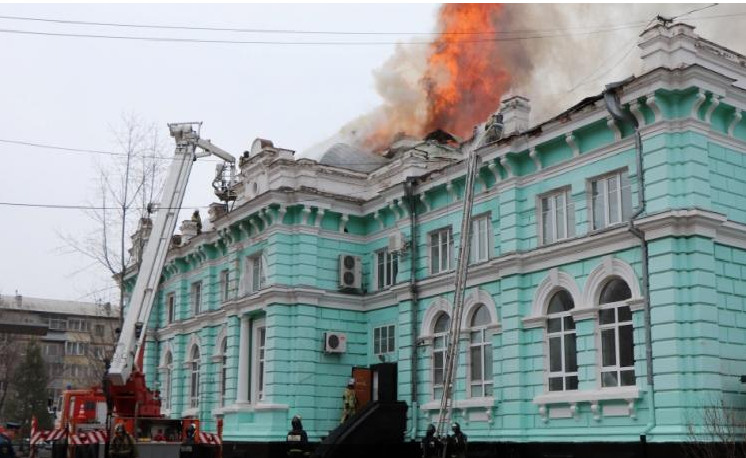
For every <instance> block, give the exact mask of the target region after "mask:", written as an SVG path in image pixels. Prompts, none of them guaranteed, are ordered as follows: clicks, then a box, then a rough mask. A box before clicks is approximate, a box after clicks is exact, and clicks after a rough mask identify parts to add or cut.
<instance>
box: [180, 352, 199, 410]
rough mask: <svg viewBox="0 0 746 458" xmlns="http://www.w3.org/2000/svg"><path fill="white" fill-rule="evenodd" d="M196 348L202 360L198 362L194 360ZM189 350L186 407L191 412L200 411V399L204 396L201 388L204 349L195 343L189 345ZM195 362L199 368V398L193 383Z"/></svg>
mask: <svg viewBox="0 0 746 458" xmlns="http://www.w3.org/2000/svg"><path fill="white" fill-rule="evenodd" d="M195 347H196V348H197V350H198V351H199V358H200V359H197V360H195V359H193V355H194V348H195ZM188 348H189V359H188V360H187V361H186V362H185V366H186V369H187V371H188V375H187V376H188V380H189V382H188V383H187V388H188V390H187V392H186V398H187V403H186V407H187V410H190V409H197V410H198V409H199V404H200V402H199V401H200V397H201V396H202V390H201V388H202V387H201V385H202V366H203V365H202V349H201V347H200V346H199V344H195V343H193V344H191V345H189V347H188ZM195 362H196V363H197V364H198V367H197V393H196V394H197V396H194V386H193V383H192V381H193V371H194V367H193V365H194V363H195ZM184 415H187V414H186V413H185V414H184Z"/></svg>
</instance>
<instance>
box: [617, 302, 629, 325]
mask: <svg viewBox="0 0 746 458" xmlns="http://www.w3.org/2000/svg"><path fill="white" fill-rule="evenodd" d="M617 313H618V314H619V322H620V323H624V322H630V321H632V310H630V309H629V307H627V306H624V307H618V308H617Z"/></svg>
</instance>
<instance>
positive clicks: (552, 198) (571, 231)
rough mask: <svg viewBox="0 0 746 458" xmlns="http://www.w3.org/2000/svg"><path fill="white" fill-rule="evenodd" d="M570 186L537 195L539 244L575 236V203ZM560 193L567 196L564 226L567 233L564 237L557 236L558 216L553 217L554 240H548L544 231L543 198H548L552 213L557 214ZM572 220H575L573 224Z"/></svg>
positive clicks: (549, 243)
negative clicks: (557, 199)
mask: <svg viewBox="0 0 746 458" xmlns="http://www.w3.org/2000/svg"><path fill="white" fill-rule="evenodd" d="M571 191H572V190H571V188H570V186H563V187H561V188H557V189H553V190H551V191H549V192H546V193H544V194H540V195H538V196H536V214H537V217H536V221H537V223H538V226H539V227H538V228H537V229H538V230H537V232H538V234H539V243H538V245H539V246H545V245H551V244H553V243H556V242H559V241H562V240H567V239H571V238H573V237H575V224H574V221H575V213H574V212H575V205H574V203H573V201H572V193H571ZM559 195H564V198H565V213H564V214H565V220H564V222H563V223H564V227H565V235H564V237H557V218H556V217H553V218H552V222H553V224H552V231H553V234H552V236H553V238H552V241H550V242H548V241H546V234H545V233H544V208H543V206H542V200H544V199H548V202H549V203H550V213H552V215H556V212H557V206H556V198H557V196H559ZM571 213H572V216H573V217H572V219H570V217H569V215H570V214H571ZM570 221H573V224H570Z"/></svg>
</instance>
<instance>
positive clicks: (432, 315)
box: [420, 297, 453, 340]
mask: <svg viewBox="0 0 746 458" xmlns="http://www.w3.org/2000/svg"><path fill="white" fill-rule="evenodd" d="M441 313H446V314H447V315H448V316H449V317H452V316H453V307H452V306H451V303H450V302H449V301H448V299H446V298H444V297H436V298H435V299H433V301H432V302H431V303H430V305H429V306H428V307H427V310H426V311H425V316H424V317H423V318H422V325H421V328H420V339H424V340H429V339H432V334H433V326H435V320H436V319H437V318H438V316H440V314H441Z"/></svg>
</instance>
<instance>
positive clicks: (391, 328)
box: [373, 324, 397, 355]
mask: <svg viewBox="0 0 746 458" xmlns="http://www.w3.org/2000/svg"><path fill="white" fill-rule="evenodd" d="M377 329H386V333H387V334H386V349H387V351H380V350H381V346H380V345H379V347H378V349H379V351H378V352H376V330H377ZM389 331H390V332H393V336H394V348H391V349H389V348H388V338H389V334H388V332H389ZM396 337H397V336H396V325H395V324H382V325H380V326H376V327H374V328H373V354H374V355H385V354H387V353H393V352H395V351H396V340H397V338H396Z"/></svg>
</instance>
